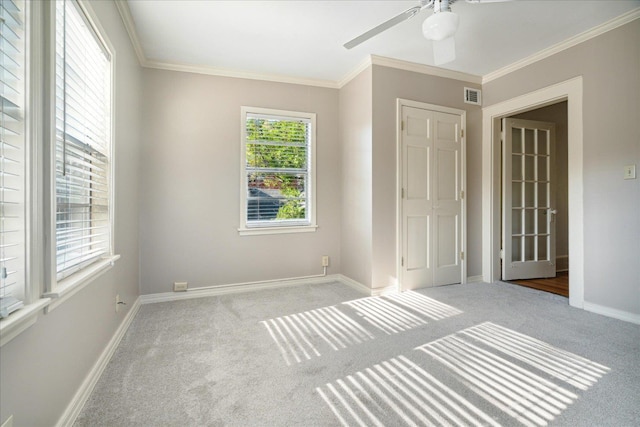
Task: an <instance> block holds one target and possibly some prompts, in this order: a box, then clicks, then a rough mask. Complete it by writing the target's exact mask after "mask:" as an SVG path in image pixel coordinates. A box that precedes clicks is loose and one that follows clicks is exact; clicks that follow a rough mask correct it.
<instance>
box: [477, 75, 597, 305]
mask: <svg viewBox="0 0 640 427" xmlns="http://www.w3.org/2000/svg"><path fill="white" fill-rule="evenodd" d="M582 98H583V81H582V77H575V78H573V79H570V80H567V81H564V82H561V83H557V84H554V85H552V86H548V87H544V88H541V89H538V90H535V91H533V92H529V93H525V94H523V95H521V96H518V97H515V98H512V99H508V100H506V101H503V102H499V103H496V104H493V105H491V106H488V107H485V108H484V109H483V115H482V117H483V119H482V121H483V126H482V133H483V136H482V141H483V155H482V181H483V208H482V224H483V228H482V240H483V254H482V266H483V267H482V275H483V280H484V281H485V282H494V281H497V280H500V278H501V264H500V243H501V234H500V229H501V222H500V221H501V220H500V218H501V214H502V211H501V206H500V193H501V187H500V176H501V174H500V153H501V150H500V138H499V136H500V122H501V119H502V118H504V117H509V116H511V115H514V114H519V113H522V112H526V111H530V110H533V109H536V108H541V107H544V106H547V105H551V104H556V103H558V102H561V101H565V100H566V101H567V127H568V130H567V134H568V138H567V146H568V154H567V159H568V160H567V165H568V177H569V178H568V200H569V209H568V210H569V218H570V220H569V224H568V229H569V239H568V242H569V248H568V249H569V259H570V260H571V276H570V277H569V290H570V292H569V304H570V305H571V306H574V307H578V308H584V279H585V278H584V271H585V266H584V199H583V189H584V178H583V175H584V172H583V171H584V158H583V111H582V110H583V108H582V104H583V103H582Z"/></svg>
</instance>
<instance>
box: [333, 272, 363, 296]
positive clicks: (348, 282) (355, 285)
mask: <svg viewBox="0 0 640 427" xmlns="http://www.w3.org/2000/svg"><path fill="white" fill-rule="evenodd" d="M337 276H338V280H339V281H340V283H342V284H343V285H347V286H349V287H350V288H352V289H355V290H356V291H358V292H361V293H363V294H365V295H371V288H369V287H368V286H365V285H363V284H362V283H360V282H358V281H356V280H353V279H352V278H350V277H347V276H345V275H342V274H338V275H337Z"/></svg>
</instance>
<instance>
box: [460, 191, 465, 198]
mask: <svg viewBox="0 0 640 427" xmlns="http://www.w3.org/2000/svg"><path fill="white" fill-rule="evenodd" d="M460 198H461V199H464V190H462V191H460Z"/></svg>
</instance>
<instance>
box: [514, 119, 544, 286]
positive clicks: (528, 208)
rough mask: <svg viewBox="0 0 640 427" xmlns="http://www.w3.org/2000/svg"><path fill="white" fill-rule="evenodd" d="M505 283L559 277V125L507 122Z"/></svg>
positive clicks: (530, 121)
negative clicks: (556, 170) (556, 153)
mask: <svg viewBox="0 0 640 427" xmlns="http://www.w3.org/2000/svg"><path fill="white" fill-rule="evenodd" d="M502 129H503V132H504V133H503V139H502V140H503V144H502V145H503V148H502V150H503V151H502V153H503V157H502V160H503V167H502V248H503V258H502V279H503V280H517V279H533V278H541V277H555V275H556V266H555V257H556V235H555V225H556V222H555V214H556V210H555V207H554V204H555V194H554V182H553V177H554V172H553V167H554V161H553V156H554V150H555V125H554V124H553V123H544V122H536V121H532V120H520V119H503V122H502Z"/></svg>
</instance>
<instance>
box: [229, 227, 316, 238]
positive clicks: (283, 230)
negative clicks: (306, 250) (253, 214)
mask: <svg viewBox="0 0 640 427" xmlns="http://www.w3.org/2000/svg"><path fill="white" fill-rule="evenodd" d="M317 228H318V226H317V225H299V226H290V227H255V228H239V229H238V233H239V234H240V235H241V236H254V235H261V234H289V233H314V232H315V231H316V229H317Z"/></svg>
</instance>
